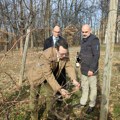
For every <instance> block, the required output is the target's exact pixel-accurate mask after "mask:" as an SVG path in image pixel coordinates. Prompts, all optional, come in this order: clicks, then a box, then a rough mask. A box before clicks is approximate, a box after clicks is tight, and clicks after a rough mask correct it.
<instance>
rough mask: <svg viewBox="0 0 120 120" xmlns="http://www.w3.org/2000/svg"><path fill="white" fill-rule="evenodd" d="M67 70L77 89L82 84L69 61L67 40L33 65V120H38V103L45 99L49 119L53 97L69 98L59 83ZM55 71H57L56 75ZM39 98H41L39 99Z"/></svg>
mask: <svg viewBox="0 0 120 120" xmlns="http://www.w3.org/2000/svg"><path fill="white" fill-rule="evenodd" d="M63 68H65V69H66V72H67V74H68V76H69V77H70V79H71V81H72V83H73V85H74V86H75V87H76V89H79V87H80V84H79V83H78V82H77V81H76V74H75V70H74V68H73V67H72V65H71V63H70V59H69V51H68V44H67V42H66V40H64V39H61V40H58V41H57V43H56V46H55V47H50V48H48V49H46V50H44V51H43V52H42V53H41V54H40V55H39V59H38V63H37V64H36V63H35V64H33V65H32V67H31V68H30V70H29V72H28V79H29V82H30V86H31V87H30V108H31V110H32V114H31V119H32V120H37V119H38V114H37V113H38V109H39V108H38V106H39V105H38V103H39V104H43V103H42V102H43V101H44V100H43V97H42V96H44V98H45V102H46V109H45V111H44V114H43V115H44V117H46V118H47V115H48V112H49V110H50V108H51V105H52V100H53V96H54V95H55V94H56V93H57V92H59V93H60V94H61V96H62V97H63V98H69V97H70V96H69V92H68V91H67V90H65V89H64V88H63V86H60V85H59V84H58V82H57V78H58V77H59V75H60V73H61V71H62V69H63ZM54 71H57V72H56V74H54ZM38 96H39V97H38Z"/></svg>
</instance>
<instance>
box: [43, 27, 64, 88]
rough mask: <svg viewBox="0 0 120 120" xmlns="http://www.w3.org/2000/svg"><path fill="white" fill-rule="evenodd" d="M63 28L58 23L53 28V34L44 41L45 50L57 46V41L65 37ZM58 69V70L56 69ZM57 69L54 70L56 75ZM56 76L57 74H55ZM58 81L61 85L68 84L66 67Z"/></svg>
mask: <svg viewBox="0 0 120 120" xmlns="http://www.w3.org/2000/svg"><path fill="white" fill-rule="evenodd" d="M60 33H61V30H60V27H59V26H58V25H56V26H55V27H54V28H53V30H52V36H50V37H49V38H47V39H46V40H45V42H44V48H43V50H45V49H47V48H49V47H52V46H55V43H56V41H57V40H60V39H63V38H62V37H61V36H60ZM56 71H57V70H56ZM56 71H54V75H55V74H56ZM55 76H56V75H55ZM57 82H58V83H59V84H60V85H61V86H65V84H66V73H65V68H63V70H62V72H61V74H60V76H59V78H58V79H57Z"/></svg>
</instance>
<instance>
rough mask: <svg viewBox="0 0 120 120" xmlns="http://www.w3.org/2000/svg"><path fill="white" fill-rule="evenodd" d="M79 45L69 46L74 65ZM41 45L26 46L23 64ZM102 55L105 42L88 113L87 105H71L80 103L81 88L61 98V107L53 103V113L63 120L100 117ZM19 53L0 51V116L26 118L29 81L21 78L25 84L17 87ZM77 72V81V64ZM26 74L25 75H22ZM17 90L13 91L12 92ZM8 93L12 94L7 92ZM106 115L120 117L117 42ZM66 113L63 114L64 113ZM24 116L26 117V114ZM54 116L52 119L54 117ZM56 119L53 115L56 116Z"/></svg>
mask: <svg viewBox="0 0 120 120" xmlns="http://www.w3.org/2000/svg"><path fill="white" fill-rule="evenodd" d="M79 50H80V48H79V47H70V49H69V51H70V59H71V61H72V64H73V66H74V67H75V56H76V52H77V51H78V52H79ZM39 51H40V48H35V49H32V50H31V49H29V50H28V54H27V61H26V66H27V65H29V64H30V63H32V62H33V61H36V58H37V56H38V54H39ZM104 59H105V46H102V47H101V56H100V61H99V63H100V64H99V76H98V82H99V85H98V96H97V104H96V107H95V110H94V111H93V113H91V114H90V115H87V114H86V113H85V111H86V109H87V107H88V105H87V106H86V107H84V108H80V109H76V108H73V107H71V106H72V105H74V104H77V103H79V99H80V97H81V90H80V91H78V92H76V93H75V94H73V95H72V96H71V98H70V99H69V100H66V101H64V104H63V105H62V107H58V108H57V107H56V108H55V109H56V111H57V109H58V111H59V113H56V117H58V120H61V119H64V120H65V118H66V120H99V116H100V102H101V89H102V82H103V69H104ZM21 61H22V56H21V55H20V52H19V51H10V52H9V53H7V54H5V53H4V52H0V120H4V119H6V120H8V119H9V120H24V119H26V120H28V119H27V118H28V116H26V111H27V109H28V104H29V87H28V86H27V85H28V84H29V83H28V81H25V82H24V85H25V86H26V87H24V88H23V89H22V90H21V91H19V90H18V82H19V76H20V69H21ZM75 69H76V74H77V76H78V80H79V81H80V75H81V73H80V71H79V68H76V67H75ZM25 78H27V76H25ZM15 91H16V92H15ZM10 93H11V94H10ZM109 100H110V102H109V117H108V120H120V46H116V47H115V52H114V56H113V65H112V79H111V88H110V97H109ZM60 111H61V112H60ZM63 113H64V114H65V115H64V114H63ZM25 116H26V117H25ZM52 119H53V118H52ZM53 120H54V119H53ZM55 120H56V118H55Z"/></svg>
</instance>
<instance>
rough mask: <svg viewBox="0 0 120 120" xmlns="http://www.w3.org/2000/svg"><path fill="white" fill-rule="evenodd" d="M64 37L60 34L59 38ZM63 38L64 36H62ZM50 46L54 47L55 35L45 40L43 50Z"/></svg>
mask: <svg viewBox="0 0 120 120" xmlns="http://www.w3.org/2000/svg"><path fill="white" fill-rule="evenodd" d="M61 38H62V37H61V36H59V39H61ZM62 39H63V38H62ZM49 47H53V36H50V37H49V38H47V39H46V40H45V42H44V48H43V50H45V49H47V48H49Z"/></svg>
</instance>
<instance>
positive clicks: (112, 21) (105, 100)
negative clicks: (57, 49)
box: [100, 0, 118, 120]
mask: <svg viewBox="0 0 120 120" xmlns="http://www.w3.org/2000/svg"><path fill="white" fill-rule="evenodd" d="M117 6H118V0H111V1H110V9H109V16H108V26H107V31H106V34H105V40H106V55H105V67H104V74H103V88H102V102H101V111H100V120H107V117H108V106H109V94H110V81H111V71H112V56H113V51H114V43H115V31H116V19H117Z"/></svg>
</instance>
